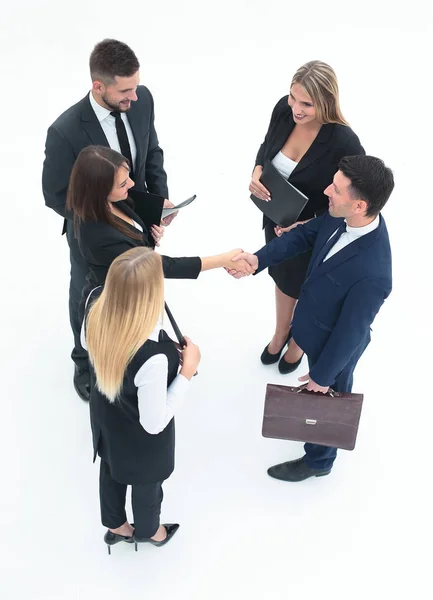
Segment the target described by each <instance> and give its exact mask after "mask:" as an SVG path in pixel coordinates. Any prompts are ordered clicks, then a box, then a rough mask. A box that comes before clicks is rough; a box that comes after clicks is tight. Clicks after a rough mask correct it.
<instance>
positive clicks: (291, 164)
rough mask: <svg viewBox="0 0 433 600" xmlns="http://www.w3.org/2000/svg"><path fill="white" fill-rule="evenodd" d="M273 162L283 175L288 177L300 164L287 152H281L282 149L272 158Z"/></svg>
mask: <svg viewBox="0 0 433 600" xmlns="http://www.w3.org/2000/svg"><path fill="white" fill-rule="evenodd" d="M272 164H273V165H274V167H275V168H276V169H277V171H279V173H281V175H282V176H283V177H285V178H286V179H288V178H289V177H290V175H291V174H292V172H293V171H294V170H295V169H296V167H297V166H298V163H297V162H295V161H294V160H292V159H291V158H288V157H287V156H286V155H285V154H283V153H282V152H281V150H280V151H279V152H278V154H276V155H275V156H274V158H273V160H272Z"/></svg>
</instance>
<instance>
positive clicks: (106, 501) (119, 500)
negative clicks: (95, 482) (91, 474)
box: [99, 458, 163, 538]
mask: <svg viewBox="0 0 433 600" xmlns="http://www.w3.org/2000/svg"><path fill="white" fill-rule="evenodd" d="M127 487H128V486H127V485H126V484H124V483H118V482H117V481H115V480H114V479H113V478H112V477H111V473H110V467H109V466H108V464H107V463H106V462H105V460H103V459H102V458H101V466H100V471H99V499H100V503H101V521H102V524H103V525H104V527H108V529H117V528H118V527H120V526H121V525H123V523H125V521H126V511H125V500H126V488H127ZM162 499H163V492H162V481H158V482H157V483H145V484H135V483H134V484H132V494H131V500H132V512H133V514H134V521H133V522H134V528H135V534H136V535H137V537H140V538H150V537H152V536H154V535H155V533H156V532H157V531H158V527H159V516H160V513H161V503H162Z"/></svg>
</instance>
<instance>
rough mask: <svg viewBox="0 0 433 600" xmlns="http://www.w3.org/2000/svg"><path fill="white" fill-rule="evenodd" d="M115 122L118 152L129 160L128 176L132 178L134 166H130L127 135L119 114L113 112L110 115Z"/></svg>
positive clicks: (130, 156) (115, 111)
mask: <svg viewBox="0 0 433 600" xmlns="http://www.w3.org/2000/svg"><path fill="white" fill-rule="evenodd" d="M110 115H113V117H114V118H115V120H116V133H117V139H118V140H119V146H120V152H121V153H122V154H123V156H124V157H125V158H127V159H128V160H129V165H130V172H129V175H130V177H131V178H132V175H133V168H134V165H133V164H132V154H131V146H130V145H129V140H128V134H127V133H126V127H125V123H124V122H123V120H122V117H121V115H120V112H118V111H117V110H113V112H111V113H110Z"/></svg>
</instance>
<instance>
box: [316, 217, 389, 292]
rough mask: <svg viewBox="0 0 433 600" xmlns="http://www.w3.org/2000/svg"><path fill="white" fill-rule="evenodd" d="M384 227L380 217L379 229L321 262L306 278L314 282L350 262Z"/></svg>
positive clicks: (381, 232) (369, 244) (378, 235)
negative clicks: (342, 264)
mask: <svg viewBox="0 0 433 600" xmlns="http://www.w3.org/2000/svg"><path fill="white" fill-rule="evenodd" d="M384 227H385V225H384V221H383V218H382V215H381V216H380V222H379V227H377V228H376V229H374V230H373V231H371V232H370V233H367V234H366V235H363V236H362V237H360V238H358V239H357V240H354V241H353V242H351V243H350V244H348V245H347V246H345V247H344V248H342V249H341V250H339V251H338V252H336V253H335V254H334V255H333V256H331V258H328V260H325V261H323V262H322V263H321V264H320V265H319V266H318V267H316V268H315V269H314V271H313V272H312V273H311V275H310V276H309V277H308V280H309V281H311V280H314V279H315V278H316V277H320V276H321V275H324V274H325V273H328V272H329V271H331V270H332V269H335V267H337V266H338V265H341V263H343V262H345V261H347V260H350V259H351V258H353V257H354V256H356V255H357V254H358V253H359V250H360V249H367V248H369V247H370V246H371V245H372V244H374V242H376V240H377V239H378V238H379V237H380V236H381V235H382V234H383V231H384ZM325 243H326V242H325Z"/></svg>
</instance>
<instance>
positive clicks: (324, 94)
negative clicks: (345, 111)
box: [291, 60, 349, 125]
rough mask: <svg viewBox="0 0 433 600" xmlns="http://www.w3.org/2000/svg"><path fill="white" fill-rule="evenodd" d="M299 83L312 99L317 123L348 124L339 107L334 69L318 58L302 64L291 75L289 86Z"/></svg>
mask: <svg viewBox="0 0 433 600" xmlns="http://www.w3.org/2000/svg"><path fill="white" fill-rule="evenodd" d="M294 83H299V84H300V85H302V87H303V88H304V90H305V92H306V93H307V94H308V96H310V98H311V100H312V101H313V104H314V108H315V109H316V116H317V120H318V121H319V123H322V124H323V125H324V124H326V123H339V124H340V125H349V123H348V122H347V121H346V119H345V118H344V117H343V115H342V113H341V109H340V99H339V92H338V82H337V76H336V74H335V72H334V69H333V68H332V67H330V66H329V65H327V64H326V63H324V62H321V61H320V60H311V61H310V62H307V63H305V65H302V67H300V68H299V69H298V70H297V71H296V73H295V74H294V76H293V79H292V83H291V86H292V85H293V84H294Z"/></svg>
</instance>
